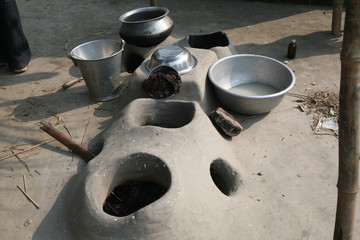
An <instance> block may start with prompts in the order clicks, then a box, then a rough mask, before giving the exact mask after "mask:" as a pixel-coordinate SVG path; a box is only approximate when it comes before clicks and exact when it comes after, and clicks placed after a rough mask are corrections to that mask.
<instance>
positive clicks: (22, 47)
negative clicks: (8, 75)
mask: <svg viewBox="0 0 360 240" xmlns="http://www.w3.org/2000/svg"><path fill="white" fill-rule="evenodd" d="M30 58H31V51H30V47H29V43H28V41H27V39H26V37H25V35H24V32H23V29H22V25H21V21H20V15H19V10H18V8H17V5H16V2H15V0H0V60H3V61H5V62H6V63H7V64H8V65H9V67H10V68H11V69H21V68H23V67H26V66H27V65H28V64H29V61H30Z"/></svg>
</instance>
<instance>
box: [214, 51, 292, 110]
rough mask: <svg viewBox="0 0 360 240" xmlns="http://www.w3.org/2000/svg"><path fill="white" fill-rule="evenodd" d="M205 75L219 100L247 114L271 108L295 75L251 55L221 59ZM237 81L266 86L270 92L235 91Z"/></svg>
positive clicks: (275, 61)
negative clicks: (270, 89) (250, 92)
mask: <svg viewBox="0 0 360 240" xmlns="http://www.w3.org/2000/svg"><path fill="white" fill-rule="evenodd" d="M208 76H209V79H210V81H211V83H212V84H213V85H214V86H215V92H216V94H217V96H218V98H219V100H220V102H221V103H222V104H223V105H224V106H225V107H227V108H228V109H230V110H232V111H234V112H238V113H242V114H247V115H254V114H261V113H266V112H269V111H271V110H272V109H273V108H274V107H276V106H277V105H278V104H279V103H280V102H281V100H282V98H283V97H284V95H285V94H286V92H288V91H289V90H290V89H291V88H292V87H293V86H294V84H295V75H294V73H293V71H292V70H291V69H290V68H288V67H287V66H286V65H284V64H283V63H281V62H279V61H277V60H275V59H272V58H269V57H265V56H259V55H253V54H238V55H233V56H229V57H225V58H222V59H220V60H218V61H217V62H215V63H214V64H213V65H212V66H211V67H210V68H209V72H208ZM240 84H258V86H263V85H266V86H267V87H269V88H273V90H274V91H272V92H268V93H264V95H263V94H262V93H261V94H260V93H256V92H255V93H254V94H244V93H239V92H237V91H235V90H234V87H239V85H240ZM243 86H244V85H243ZM264 87H265V86H264Z"/></svg>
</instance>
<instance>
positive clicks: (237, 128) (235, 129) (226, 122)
mask: <svg viewBox="0 0 360 240" xmlns="http://www.w3.org/2000/svg"><path fill="white" fill-rule="evenodd" d="M209 118H210V119H211V120H212V121H213V122H214V124H216V125H217V126H218V127H220V128H221V130H222V131H223V132H224V133H225V134H226V135H228V136H230V137H234V136H237V135H239V134H240V132H241V131H242V130H243V127H242V126H241V124H240V123H239V122H238V121H237V120H236V119H235V118H234V116H232V115H231V114H229V113H228V112H226V111H225V110H224V109H222V108H221V107H218V108H216V109H215V110H214V111H212V112H211V113H210V114H209Z"/></svg>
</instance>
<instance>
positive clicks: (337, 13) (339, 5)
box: [331, 0, 344, 36]
mask: <svg viewBox="0 0 360 240" xmlns="http://www.w3.org/2000/svg"><path fill="white" fill-rule="evenodd" d="M343 4H344V0H333V14H332V26H331V32H332V33H333V34H334V35H336V36H340V35H341V17H342V11H343Z"/></svg>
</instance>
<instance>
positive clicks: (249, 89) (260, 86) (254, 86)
mask: <svg viewBox="0 0 360 240" xmlns="http://www.w3.org/2000/svg"><path fill="white" fill-rule="evenodd" d="M229 91H231V92H233V93H236V94H241V95H246V96H263V95H269V94H274V93H277V92H279V90H278V89H276V88H274V87H273V86H270V85H268V84H265V83H242V84H239V85H236V86H234V87H232V88H230V89H229Z"/></svg>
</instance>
